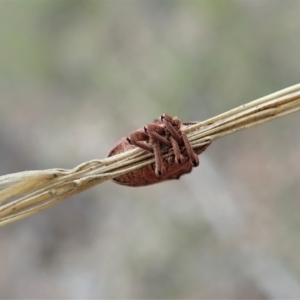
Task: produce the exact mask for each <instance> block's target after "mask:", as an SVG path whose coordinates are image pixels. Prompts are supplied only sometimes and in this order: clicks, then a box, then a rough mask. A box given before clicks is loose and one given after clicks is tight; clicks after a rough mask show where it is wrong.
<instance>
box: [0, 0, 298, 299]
mask: <svg viewBox="0 0 300 300" xmlns="http://www.w3.org/2000/svg"><path fill="white" fill-rule="evenodd" d="M299 16H300V1H297V0H294V1H293V0H285V1H276V0H269V1H266V0H264V1H254V0H253V1H246V0H245V1H225V0H212V1H200V0H199V1H189V0H182V1H175V0H174V1H156V0H148V1H147V0H146V1H144V0H139V1H133V0H123V1H122V0H119V1H118V0H110V1H89V0H87V1H67V0H59V1H56V0H51V1H50V0H49V1H46V0H36V1H35V0H26V1H25V0H23V1H22V0H19V1H17V0H15V1H5V0H1V2H0V93H1V100H0V173H1V174H0V175H4V174H8V173H13V172H18V171H23V170H32V169H47V168H56V167H61V168H73V167H74V166H76V165H78V164H80V163H82V162H84V161H87V160H90V159H94V158H104V157H105V156H106V154H107V153H108V151H109V149H110V148H111V147H112V146H113V145H114V144H115V143H116V142H117V141H118V140H119V139H120V138H121V137H123V136H126V135H127V134H128V133H129V132H131V131H133V130H135V129H137V128H139V127H141V126H142V125H144V124H145V123H148V122H150V121H152V120H153V119H155V118H157V117H158V116H159V115H160V114H161V113H164V112H166V113H169V114H171V115H177V116H178V117H179V118H181V119H182V120H185V121H190V120H204V119H206V118H210V117H213V116H214V115H217V114H219V113H222V112H224V111H226V110H229V109H231V108H234V107H236V106H238V105H241V104H244V103H246V102H248V101H251V100H254V99H256V98H258V97H261V96H264V95H267V94H269V93H272V92H275V91H277V90H279V89H282V88H285V87H288V86H290V85H293V84H296V83H298V82H299V81H300V80H299V78H300V77H299V66H300V58H299V53H300V39H299V37H300V18H299ZM299 126H300V118H299V113H298V114H295V115H291V116H287V117H285V118H282V119H280V120H277V121H273V122H270V123H268V124H264V125H261V126H258V127H255V128H252V129H249V130H246V131H242V132H239V133H236V134H234V135H231V136H227V137H225V138H222V139H220V140H218V141H216V142H214V143H213V145H212V146H210V148H208V150H207V151H206V152H205V153H204V154H203V155H201V165H200V167H199V168H197V169H195V170H194V171H193V172H192V174H190V175H188V176H184V177H182V179H181V180H180V181H176V182H166V183H164V184H158V185H154V186H149V187H145V188H127V187H122V186H118V185H116V184H114V183H113V182H106V183H104V184H102V185H100V186H98V187H96V188H93V189H92V190H90V191H87V192H85V193H83V194H81V195H78V196H76V197H73V198H71V199H69V200H67V201H65V202H64V203H61V204H59V205H57V206H55V207H52V208H51V209H48V210H46V211H44V212H41V213H39V214H37V215H34V216H32V217H30V218H28V219H25V220H23V221H20V222H17V223H14V224H11V225H8V226H7V227H3V228H1V230H0V241H1V246H0V257H1V258H0V270H1V271H0V298H10V299H13V298H14V299H16V298H18V299H25V298H27V299H28V298H72V299H75V298H135V299H137V298H148V299H149V298H152V299H154V298H156V299H159V298H182V299H183V298H198V299H200V298H210V299H212V298H215V299H221V298H227V299H229V298H232V299H233V298H235V299H238V298H239V299H250V298H251V299H282V298H286V299H288V298H289V299H291V298H300V254H299V249H300V212H299V210H300V187H299V178H300V164H299V151H300V137H299Z"/></svg>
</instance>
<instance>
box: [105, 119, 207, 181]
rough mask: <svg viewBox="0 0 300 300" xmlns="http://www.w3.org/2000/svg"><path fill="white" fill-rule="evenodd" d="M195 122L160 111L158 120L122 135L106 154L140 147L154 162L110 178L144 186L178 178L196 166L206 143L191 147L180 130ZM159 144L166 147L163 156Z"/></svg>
mask: <svg viewBox="0 0 300 300" xmlns="http://www.w3.org/2000/svg"><path fill="white" fill-rule="evenodd" d="M193 124H195V122H187V123H182V122H181V121H180V120H179V119H178V118H177V117H173V118H172V117H171V116H169V115H167V114H162V115H161V116H160V119H159V120H156V121H154V122H153V123H150V124H147V125H145V126H144V127H143V128H140V129H138V130H136V131H134V132H132V133H131V134H129V136H128V137H126V138H122V139H121V140H120V141H119V142H118V143H117V144H116V145H115V146H114V147H113V148H112V149H111V150H110V151H109V153H108V156H113V155H116V154H119V153H122V152H125V151H127V150H130V149H133V148H136V147H140V148H142V149H144V150H146V151H148V152H151V153H153V154H154V157H155V163H153V164H150V165H147V166H145V167H142V168H140V169H137V170H134V171H132V172H129V173H126V174H124V175H121V176H119V177H116V178H114V179H113V180H114V181H115V182H116V183H119V184H122V185H127V186H144V185H150V184H154V183H159V182H162V181H165V180H169V179H179V178H180V177H181V175H183V174H186V173H190V172H191V171H192V169H193V167H197V166H198V165H199V157H198V155H199V154H200V153H202V152H203V151H204V150H205V149H206V148H207V147H208V146H209V144H207V145H204V146H200V147H198V148H195V149H193V148H192V147H191V144H190V142H189V140H188V138H187V136H186V134H185V133H184V132H183V131H182V130H183V129H184V128H186V127H188V126H190V125H193ZM161 146H165V147H166V148H167V149H168V152H167V155H166V156H163V155H162V153H161Z"/></svg>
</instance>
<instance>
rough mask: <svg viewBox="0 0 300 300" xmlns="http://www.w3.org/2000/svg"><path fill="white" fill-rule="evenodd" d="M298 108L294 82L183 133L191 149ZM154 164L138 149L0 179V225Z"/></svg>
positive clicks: (298, 95)
mask: <svg viewBox="0 0 300 300" xmlns="http://www.w3.org/2000/svg"><path fill="white" fill-rule="evenodd" d="M299 110H300V84H297V85H294V86H291V87H289V88H286V89H284V90H281V91H278V92H276V93H273V94H270V95H268V96H266V97H263V98H260V99H257V100H255V101H252V102H249V103H247V104H245V105H242V106H240V107H237V108H235V109H232V110H230V111H227V112H225V113H223V114H220V115H218V116H216V117H213V118H211V119H208V120H206V121H203V122H200V123H197V124H195V125H193V126H191V127H189V128H188V129H186V130H185V131H186V133H187V134H188V138H189V140H190V141H191V144H192V146H193V147H198V146H200V145H205V144H208V143H210V142H212V141H214V140H216V139H218V138H220V137H222V136H225V135H228V134H231V133H234V132H236V131H239V130H242V129H246V128H249V127H252V126H255V125H258V124H261V123H264V122H268V121H271V120H274V119H277V118H280V117H282V116H285V115H288V114H291V113H294V112H297V111H299ZM153 162H154V159H153V156H152V154H149V153H147V152H145V151H144V150H141V149H134V150H131V151H127V152H125V153H122V154H119V155H116V156H113V157H109V158H105V159H101V160H92V161H88V162H85V163H82V164H81V165H79V166H77V167H76V168H74V169H72V170H67V169H49V170H43V171H26V172H19V173H14V174H9V175H4V176H1V177H0V226H4V225H6V224H8V223H11V222H14V221H17V220H20V219H22V218H24V217H27V216H30V215H32V214H34V213H36V212H39V211H41V210H43V209H45V208H47V207H50V206H52V205H54V204H56V203H59V202H61V201H63V200H65V199H67V198H69V197H71V196H73V195H75V194H78V193H81V192H83V191H85V190H87V189H89V188H91V187H93V186H94V185H97V184H100V183H102V182H104V181H106V180H109V179H112V178H114V177H117V176H119V175H121V174H125V173H127V172H130V171H132V170H135V169H137V168H140V167H142V166H145V165H147V164H151V163H153Z"/></svg>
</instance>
